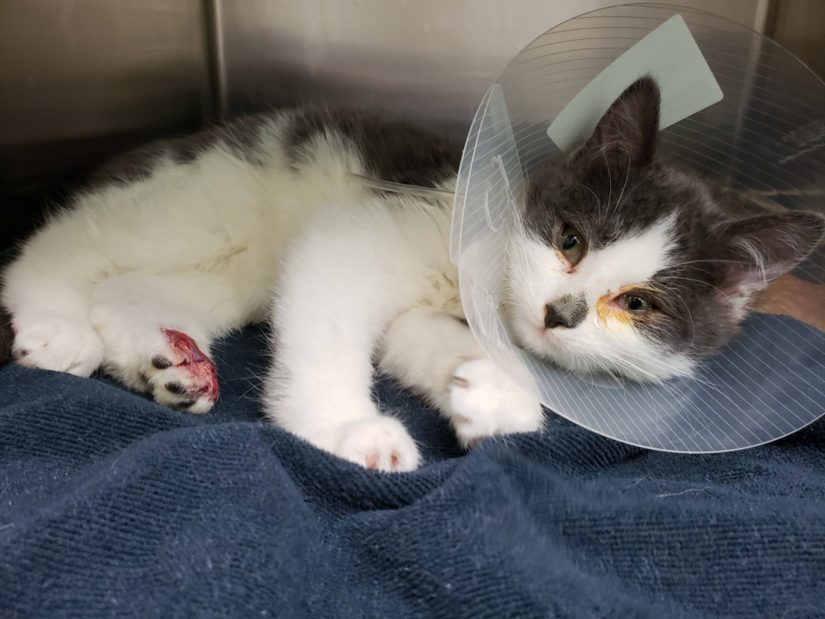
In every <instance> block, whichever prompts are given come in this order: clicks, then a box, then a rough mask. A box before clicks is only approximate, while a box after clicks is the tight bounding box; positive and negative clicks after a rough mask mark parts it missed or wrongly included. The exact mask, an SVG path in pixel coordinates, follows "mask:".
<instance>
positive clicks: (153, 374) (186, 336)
mask: <svg viewBox="0 0 825 619" xmlns="http://www.w3.org/2000/svg"><path fill="white" fill-rule="evenodd" d="M92 298H93V304H92V309H91V311H90V314H89V315H90V319H91V323H92V325H93V326H94V328H95V330H96V331H97V333H98V335H99V336H100V339H101V340H102V342H103V367H104V368H105V370H106V371H107V372H108V373H110V374H111V375H113V376H114V377H116V378H117V379H118V380H120V381H121V382H123V383H124V384H125V385H126V386H127V387H130V388H132V389H134V390H136V391H141V392H146V393H150V394H151V395H152V397H153V398H154V399H155V401H157V402H158V403H159V404H164V405H166V406H170V407H172V408H175V409H178V410H185V411H188V412H192V413H204V412H206V411H208V410H210V409H211V408H212V406H213V405H214V403H215V402H216V401H217V399H218V378H217V372H216V370H215V364H214V362H213V361H212V359H211V357H210V355H209V346H210V344H211V339H212V337H214V336H215V335H217V334H219V333H221V332H225V331H228V330H230V329H232V328H235V327H238V326H241V323H242V320H241V316H240V312H238V311H233V301H234V300H233V291H232V288H230V287H228V286H227V285H225V284H223V283H222V282H221V280H220V279H218V278H217V277H214V276H211V275H208V274H202V273H195V274H186V275H150V274H143V273H127V274H124V275H119V276H116V277H113V278H111V279H108V280H105V281H103V282H101V283H100V284H98V285H97V286H96V287H95V289H94V290H93V293H92ZM234 309H237V308H234Z"/></svg>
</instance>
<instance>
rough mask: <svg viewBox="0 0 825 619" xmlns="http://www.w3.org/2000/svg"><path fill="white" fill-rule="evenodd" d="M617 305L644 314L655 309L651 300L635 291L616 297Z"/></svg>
mask: <svg viewBox="0 0 825 619" xmlns="http://www.w3.org/2000/svg"><path fill="white" fill-rule="evenodd" d="M616 305H618V306H619V307H621V308H622V309H623V310H627V311H628V312H633V313H634V314H642V313H644V312H647V311H650V310H651V309H653V304H652V303H651V302H650V301H648V300H647V299H645V298H644V297H641V296H639V295H638V294H633V293H628V294H623V295H620V296H618V297H616Z"/></svg>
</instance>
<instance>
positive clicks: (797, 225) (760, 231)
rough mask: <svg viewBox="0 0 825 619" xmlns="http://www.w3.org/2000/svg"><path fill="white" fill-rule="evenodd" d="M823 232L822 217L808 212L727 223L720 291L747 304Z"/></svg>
mask: <svg viewBox="0 0 825 619" xmlns="http://www.w3.org/2000/svg"><path fill="white" fill-rule="evenodd" d="M823 235H825V217H823V216H822V215H820V214H818V213H811V212H808V211H795V212H794V211H791V212H786V213H781V214H777V215H760V216H758V217H750V218H748V219H743V220H740V221H734V222H731V223H729V224H727V225H726V226H725V228H724V230H723V239H724V242H725V243H726V255H725V260H728V261H730V262H728V263H727V266H726V274H725V278H724V280H723V283H722V290H724V291H725V292H726V294H728V295H731V296H732V297H733V300H734V301H740V302H742V303H743V304H745V303H747V301H748V300H749V299H750V297H751V296H752V295H753V294H754V293H755V292H758V291H760V290H763V289H764V288H766V287H767V286H768V284H770V283H771V282H772V281H773V280H775V279H776V278H777V277H779V276H780V275H784V274H785V273H787V272H788V271H790V270H791V269H793V268H794V267H795V266H796V265H798V264H799V263H800V262H802V261H803V260H804V259H805V258H806V257H807V256H808V254H810V253H811V252H812V251H813V250H814V248H815V247H816V246H817V244H818V243H819V242H820V241H821V240H822V237H823Z"/></svg>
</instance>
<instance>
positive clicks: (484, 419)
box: [448, 359, 544, 447]
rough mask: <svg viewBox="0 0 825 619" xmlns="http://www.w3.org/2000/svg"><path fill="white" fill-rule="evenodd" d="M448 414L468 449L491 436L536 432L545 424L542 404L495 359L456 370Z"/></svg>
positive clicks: (463, 366) (451, 385)
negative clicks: (496, 362)
mask: <svg viewBox="0 0 825 619" xmlns="http://www.w3.org/2000/svg"><path fill="white" fill-rule="evenodd" d="M448 415H449V417H450V420H451V421H452V424H453V427H454V428H455V431H456V435H457V436H458V440H459V442H460V443H461V444H462V446H464V447H472V446H474V445H475V444H476V443H478V442H479V441H481V440H482V439H484V438H486V437H488V436H495V435H500V434H513V433H516V432H533V431H535V430H538V429H539V428H541V426H542V423H543V422H544V415H543V413H542V410H541V404H539V402H538V401H537V400H536V399H535V398H533V397H531V396H530V395H529V394H527V393H526V392H524V391H523V390H522V389H521V388H520V387H518V386H516V385H515V383H513V382H512V381H511V380H510V379H509V378H508V377H507V376H506V375H505V374H504V372H502V371H501V370H500V369H499V367H498V366H497V365H496V364H495V362H494V361H493V360H492V359H476V360H473V361H467V362H465V363H462V364H461V365H459V366H458V367H457V368H456V369H455V371H454V372H453V377H452V381H451V383H450V410H449V411H448Z"/></svg>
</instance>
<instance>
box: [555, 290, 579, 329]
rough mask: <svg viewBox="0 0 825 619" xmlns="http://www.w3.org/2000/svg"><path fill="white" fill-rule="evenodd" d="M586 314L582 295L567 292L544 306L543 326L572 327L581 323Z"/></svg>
mask: <svg viewBox="0 0 825 619" xmlns="http://www.w3.org/2000/svg"><path fill="white" fill-rule="evenodd" d="M586 315H587V301H585V299H584V297H581V296H579V297H574V296H573V295H569V294H567V295H564V296H563V297H561V298H560V299H556V300H555V301H553V302H552V303H548V304H547V305H545V306H544V327H545V328H546V329H555V328H556V327H566V328H567V329H572V328H573V327H575V326H576V325H578V324H579V323H581V321H582V320H584V317H585V316H586Z"/></svg>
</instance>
